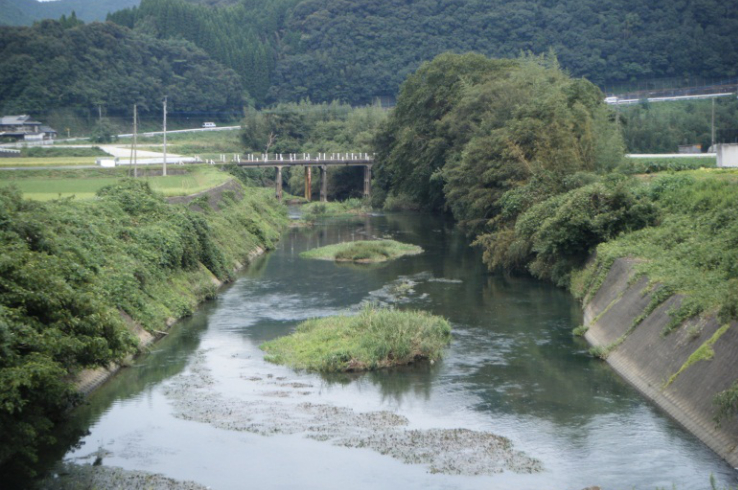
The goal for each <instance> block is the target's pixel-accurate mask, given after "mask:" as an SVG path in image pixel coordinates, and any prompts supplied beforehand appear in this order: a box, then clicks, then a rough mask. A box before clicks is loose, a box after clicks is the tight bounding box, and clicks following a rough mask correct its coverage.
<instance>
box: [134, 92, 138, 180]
mask: <svg viewBox="0 0 738 490" xmlns="http://www.w3.org/2000/svg"><path fill="white" fill-rule="evenodd" d="M137 144H138V104H133V177H134V178H135V177H138V148H136V145H137Z"/></svg>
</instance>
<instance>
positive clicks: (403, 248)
mask: <svg viewBox="0 0 738 490" xmlns="http://www.w3.org/2000/svg"><path fill="white" fill-rule="evenodd" d="M422 252H423V249H422V248H420V247H418V246H417V245H410V244H407V243H400V242H397V241H395V240H359V241H355V242H345V243H337V244H335V245H328V246H325V247H320V248H315V249H313V250H308V251H306V252H302V253H300V257H302V258H305V259H319V260H335V261H336V262H366V263H374V262H386V261H387V260H392V259H396V258H398V257H403V256H405V255H417V254H419V253H422Z"/></svg>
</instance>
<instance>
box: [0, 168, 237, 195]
mask: <svg viewBox="0 0 738 490" xmlns="http://www.w3.org/2000/svg"><path fill="white" fill-rule="evenodd" d="M187 170H188V172H187V173H186V174H182V175H168V176H166V177H161V176H160V177H141V179H143V180H145V181H147V182H148V183H149V185H150V186H151V188H152V189H154V190H155V191H157V192H161V193H162V194H164V195H165V196H186V195H189V194H195V193H197V192H201V191H204V190H207V189H211V188H213V187H216V186H218V185H220V184H223V183H225V182H227V181H228V180H230V179H231V178H233V177H232V176H231V175H229V174H227V173H225V172H222V171H220V170H218V169H216V168H213V167H209V166H203V167H195V168H188V169H187ZM8 172H10V171H8ZM4 177H5V174H1V173H0V187H3V186H7V185H15V186H16V187H18V188H19V189H20V190H21V191H22V192H23V195H24V196H25V197H26V198H27V199H33V200H36V201H49V200H52V199H58V198H60V197H70V196H74V197H75V198H77V199H91V198H93V197H94V196H95V193H96V192H97V191H98V190H99V189H101V188H102V187H105V186H107V185H111V184H114V183H115V182H117V181H118V180H120V179H121V178H122V177H85V172H84V171H80V175H79V177H64V178H53V177H48V176H39V177H33V176H31V177H27V178H21V179H12V180H11V179H6V178H4Z"/></svg>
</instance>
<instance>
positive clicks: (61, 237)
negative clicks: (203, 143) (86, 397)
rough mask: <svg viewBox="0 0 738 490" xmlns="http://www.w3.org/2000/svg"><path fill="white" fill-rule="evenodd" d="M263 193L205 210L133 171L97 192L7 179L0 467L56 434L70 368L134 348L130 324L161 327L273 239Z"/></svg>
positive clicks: (23, 460) (0, 220) (17, 464)
mask: <svg viewBox="0 0 738 490" xmlns="http://www.w3.org/2000/svg"><path fill="white" fill-rule="evenodd" d="M266 194H267V193H264V192H260V193H256V192H252V193H250V196H246V197H244V198H243V199H242V200H240V201H238V200H237V199H236V198H235V196H230V197H229V196H224V199H223V200H222V201H221V204H220V207H221V210H220V211H219V212H213V211H209V209H210V208H209V207H208V208H207V212H205V213H202V212H201V213H197V212H193V211H190V210H188V209H186V208H184V207H178V206H170V205H168V204H167V203H166V201H165V200H164V199H163V198H162V197H160V196H159V195H157V194H154V193H153V192H152V191H151V190H150V189H149V188H148V186H147V185H145V184H142V183H140V182H139V181H132V180H128V181H125V180H124V181H121V182H120V183H119V184H118V185H115V186H111V187H107V188H105V189H102V190H101V191H100V192H99V193H98V198H97V199H96V200H94V201H73V200H60V201H55V202H51V203H38V202H32V201H27V200H23V199H22V196H21V195H20V193H19V192H17V191H15V190H13V189H12V188H2V189H0V247H2V250H3V253H2V255H0V386H2V389H1V390H0V466H2V472H0V473H2V474H3V475H6V476H7V475H9V474H13V472H16V471H18V470H19V468H21V471H24V470H22V468H25V467H26V465H28V463H29V462H32V461H33V460H34V458H35V451H36V449H37V447H38V446H39V445H41V444H43V443H45V442H48V441H49V434H50V429H51V428H52V426H53V423H54V422H55V420H56V419H58V418H59V417H60V416H61V414H62V412H63V411H64V410H65V409H66V408H67V407H69V406H70V405H71V404H72V403H73V402H74V400H75V393H74V390H73V387H72V385H71V375H73V374H74V373H76V372H77V371H78V370H79V369H81V368H84V367H93V366H105V365H107V364H108V363H110V362H111V361H114V360H120V359H121V358H122V357H124V356H125V355H126V354H128V353H130V352H132V351H133V350H134V349H135V346H136V345H137V344H136V342H135V339H134V338H133V336H132V334H131V333H130V331H129V328H127V324H131V323H132V322H135V323H137V324H139V325H141V326H143V327H144V328H146V329H149V330H153V329H161V328H163V327H164V325H165V324H166V322H167V321H168V320H169V319H172V318H180V317H183V316H186V315H188V314H190V313H191V312H192V311H193V309H194V307H195V305H196V304H197V303H198V302H199V301H202V300H203V299H205V298H207V297H210V296H212V295H213V294H214V292H215V288H214V286H213V282H212V280H213V278H214V277H216V278H219V279H221V280H227V279H229V278H230V277H231V271H232V267H233V265H234V264H235V263H236V262H243V261H244V258H245V257H246V255H247V254H248V253H249V252H250V251H251V250H253V249H254V248H255V247H256V246H262V247H270V246H272V245H273V241H274V240H275V239H276V238H277V235H278V230H277V228H276V226H277V225H278V224H279V223H281V222H282V219H283V218H281V214H280V213H278V212H277V211H276V210H275V209H274V207H273V206H270V205H268V204H267V203H266V202H265V201H266ZM2 478H3V481H6V480H4V477H2Z"/></svg>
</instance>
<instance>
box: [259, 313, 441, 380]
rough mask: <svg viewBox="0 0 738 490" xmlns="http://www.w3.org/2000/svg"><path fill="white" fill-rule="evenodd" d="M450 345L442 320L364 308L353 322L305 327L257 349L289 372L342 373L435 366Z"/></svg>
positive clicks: (342, 319) (337, 319) (324, 321)
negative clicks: (421, 362) (418, 363)
mask: <svg viewBox="0 0 738 490" xmlns="http://www.w3.org/2000/svg"><path fill="white" fill-rule="evenodd" d="M450 340H451V326H450V325H449V323H448V322H447V321H446V320H445V319H443V318H441V317H438V316H433V315H430V314H428V313H425V312H422V311H398V310H391V309H386V308H375V307H373V306H366V307H365V308H364V309H363V310H362V311H361V312H360V313H359V314H358V315H356V316H348V315H341V316H333V317H327V318H320V319H314V320H308V321H306V322H303V323H301V324H300V325H298V326H297V329H296V331H295V333H293V334H292V335H289V336H286V337H282V338H279V339H276V340H272V341H270V342H267V343H265V344H262V346H261V349H262V350H263V351H264V352H266V359H267V360H268V361H271V362H275V363H278V364H286V365H288V366H290V367H292V368H296V369H307V370H312V371H322V372H342V371H363V370H372V369H379V368H386V367H390V366H396V365H403V364H409V363H412V362H415V361H417V360H422V359H427V360H436V359H439V358H440V357H441V356H442V355H443V348H444V347H445V346H446V345H447V344H448V343H449V342H450Z"/></svg>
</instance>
